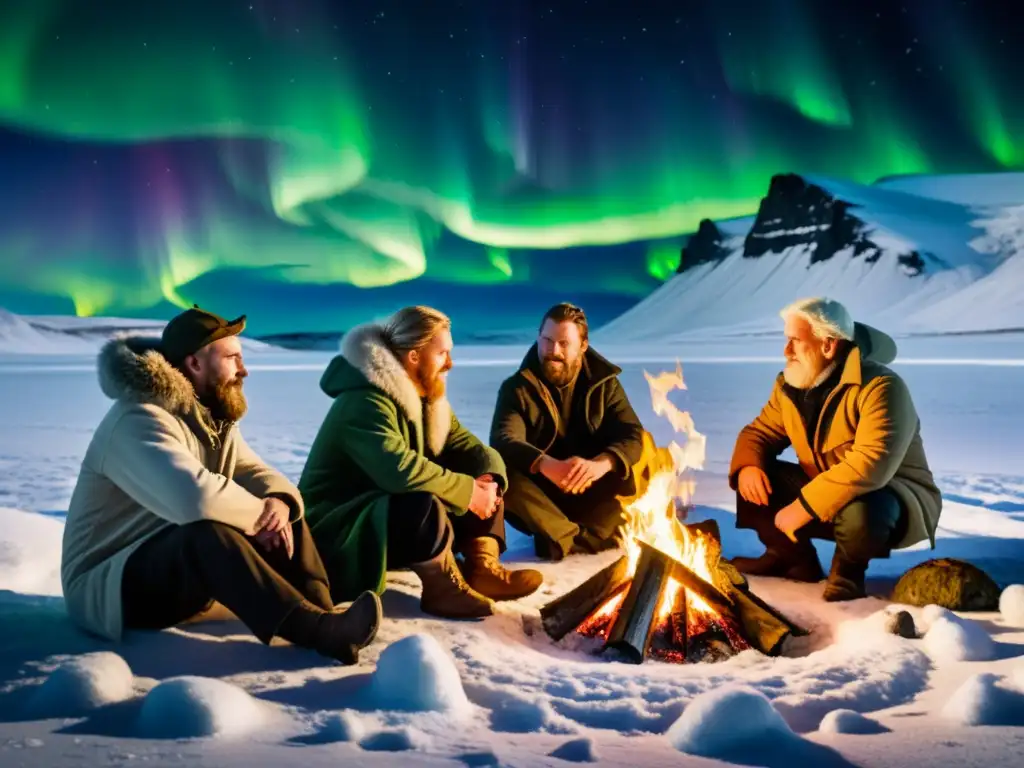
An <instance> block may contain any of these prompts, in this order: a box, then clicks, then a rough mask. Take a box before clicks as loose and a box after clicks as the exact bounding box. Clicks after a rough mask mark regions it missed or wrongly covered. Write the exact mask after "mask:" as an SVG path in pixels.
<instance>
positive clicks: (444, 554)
mask: <svg viewBox="0 0 1024 768" xmlns="http://www.w3.org/2000/svg"><path fill="white" fill-rule="evenodd" d="M446 535H447V541H446V542H445V546H444V549H443V550H441V553H440V554H438V555H437V556H436V557H433V558H431V559H430V560H424V561H423V562H422V563H413V564H412V565H410V566H409V567H410V568H411V569H412V570H413V571H414V572H415V573H416V575H417V576H419V577H420V581H421V582H423V596H422V597H421V598H420V608H421V609H422V610H423V612H424V613H429V614H431V615H433V616H440V617H441V618H445V619H479V618H482V617H484V616H492V615H493V614H494V603H493V602H491V601H490V600H489V599H488V598H486V597H485V596H484V595H481V594H480V593H479V592H477V591H476V590H474V589H472V588H471V587H470V586H469V585H468V584H467V583H466V581H465V579H463V578H462V572H461V571H460V570H459V566H458V563H456V562H455V556H454V555H453V554H452V530H451V525H450V524H449V525H448V528H447V532H446Z"/></svg>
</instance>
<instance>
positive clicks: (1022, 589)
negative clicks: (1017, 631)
mask: <svg viewBox="0 0 1024 768" xmlns="http://www.w3.org/2000/svg"><path fill="white" fill-rule="evenodd" d="M999 613H1001V614H1002V615H1003V621H1005V622H1006V623H1007V624H1009V625H1011V626H1014V627H1024V584H1011V585H1010V586H1008V587H1007V588H1006V589H1004V590H1003V593H1002V594H1001V595H999Z"/></svg>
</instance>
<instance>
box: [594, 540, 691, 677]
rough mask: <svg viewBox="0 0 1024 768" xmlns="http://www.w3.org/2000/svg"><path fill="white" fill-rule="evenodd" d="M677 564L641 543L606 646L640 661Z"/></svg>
mask: <svg viewBox="0 0 1024 768" xmlns="http://www.w3.org/2000/svg"><path fill="white" fill-rule="evenodd" d="M676 566H680V567H681V566H682V564H681V563H677V562H675V561H674V560H673V559H672V558H671V557H669V556H668V555H666V554H665V553H664V552H662V551H661V550H658V549H655V548H654V547H652V546H650V545H648V544H645V543H644V542H642V541H641V542H640V560H639V561H638V562H637V566H636V573H635V574H634V575H633V579H632V581H631V582H630V585H629V591H628V592H627V593H626V597H625V600H623V602H622V605H621V606H620V608H619V613H618V616H616V617H615V623H614V624H612V627H611V630H610V631H609V632H608V637H607V639H606V640H605V648H614V649H615V650H617V651H619V652H620V653H622V654H623V655H625V656H626V657H627V658H628V659H629V660H630V661H631V662H633V663H634V664H640V663H641V662H643V660H644V657H645V656H646V655H647V651H648V649H649V648H650V647H651V635H652V634H653V632H654V630H655V629H656V624H655V619H656V618H657V613H658V606H660V605H661V602H662V600H663V599H664V597H665V590H666V589H667V588H668V584H669V580H670V579H671V577H672V572H673V570H674V569H675V567H676Z"/></svg>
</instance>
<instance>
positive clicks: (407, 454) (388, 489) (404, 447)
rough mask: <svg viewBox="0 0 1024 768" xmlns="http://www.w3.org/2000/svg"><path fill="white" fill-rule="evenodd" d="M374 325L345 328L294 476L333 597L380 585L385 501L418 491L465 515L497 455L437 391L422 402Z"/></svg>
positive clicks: (495, 471) (496, 465) (497, 470)
mask: <svg viewBox="0 0 1024 768" xmlns="http://www.w3.org/2000/svg"><path fill="white" fill-rule="evenodd" d="M382 330H383V329H382V327H381V326H379V325H377V324H372V323H371V324H367V325H363V326H359V327H357V328H354V329H352V330H351V331H350V332H349V333H348V334H346V336H345V339H344V341H343V343H342V350H341V354H340V355H338V356H337V357H335V358H334V359H333V360H332V361H331V362H330V364H329V365H328V366H327V370H326V371H324V374H323V376H322V378H321V380H320V388H321V389H322V390H323V391H324V392H325V393H326V394H327V395H328V396H329V397H332V398H334V402H333V403H332V404H331V407H330V410H329V411H328V413H327V416H326V418H325V419H324V422H323V424H322V425H321V427H320V431H319V432H318V433H317V436H316V439H315V440H314V441H313V445H312V447H311V448H310V452H309V457H308V459H307V460H306V466H305V467H304V469H303V471H302V476H301V478H300V479H299V490H300V491H301V492H302V497H303V499H304V501H305V503H306V520H307V521H308V523H309V527H310V530H311V531H312V533H313V538H314V540H315V541H316V545H317V548H318V549H319V551H320V555H321V557H322V558H323V560H324V564H325V566H326V567H327V574H328V577H329V579H330V584H331V593H332V595H333V596H334V599H335V600H336V601H347V600H352V599H354V598H355V597H356V596H358V595H359V593H360V592H362V591H363V590H367V589H371V590H374V591H376V592H378V593H380V592H383V591H384V585H385V578H386V575H387V567H388V563H387V546H388V542H387V535H388V534H387V514H388V500H389V498H390V497H391V496H392V495H394V494H399V493H409V492H414V491H425V492H427V493H432V494H434V495H435V496H436V497H437V498H438V499H440V500H441V502H443V503H444V504H445V505H446V507H447V509H448V511H449V513H450V514H454V515H463V514H466V511H467V508H468V506H469V503H470V499H471V498H472V495H473V483H474V479H475V478H476V477H479V476H480V475H483V474H488V473H489V474H491V475H494V477H495V479H496V480H497V482H498V486H499V488H500V489H501V490H502V491H504V490H505V489H506V487H507V483H508V480H507V477H506V473H505V464H504V462H503V461H502V459H501V456H499V455H498V453H497V452H496V451H495V450H494V449H492V448H490V447H488V446H486V445H484V444H483V443H482V442H480V440H478V439H477V438H476V437H475V436H474V435H473V434H472V433H471V432H470V431H469V430H467V429H466V428H465V427H463V426H462V425H461V424H460V423H459V420H458V419H457V418H456V417H455V414H454V413H453V412H452V409H451V405H450V404H449V402H448V400H447V399H445V398H442V399H440V400H437V401H435V402H432V403H429V404H427V405H426V407H424V403H423V401H422V400H421V399H420V397H419V395H418V393H417V392H416V389H415V387H414V385H413V383H412V380H411V379H410V378H409V375H408V374H407V373H406V372H405V369H404V368H403V367H402V365H401V363H400V362H399V360H398V358H396V357H395V355H394V354H393V353H391V351H390V350H389V349H388V348H387V346H386V345H385V344H384V341H383V335H382Z"/></svg>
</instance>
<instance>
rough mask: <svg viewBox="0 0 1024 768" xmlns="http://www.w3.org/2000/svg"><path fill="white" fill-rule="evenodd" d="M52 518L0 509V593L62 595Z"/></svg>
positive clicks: (59, 529)
mask: <svg viewBox="0 0 1024 768" xmlns="http://www.w3.org/2000/svg"><path fill="white" fill-rule="evenodd" d="M63 535H64V524H63V523H62V522H61V521H59V520H56V519H54V518H52V517H47V516H46V515H40V514H38V513H33V512H23V511H21V510H20V509H10V508H7V507H0V589H7V590H10V591H11V592H18V593H19V594H23V595H53V596H59V595H61V594H63V593H62V590H61V585H60V558H61V537H62V536H63Z"/></svg>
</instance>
